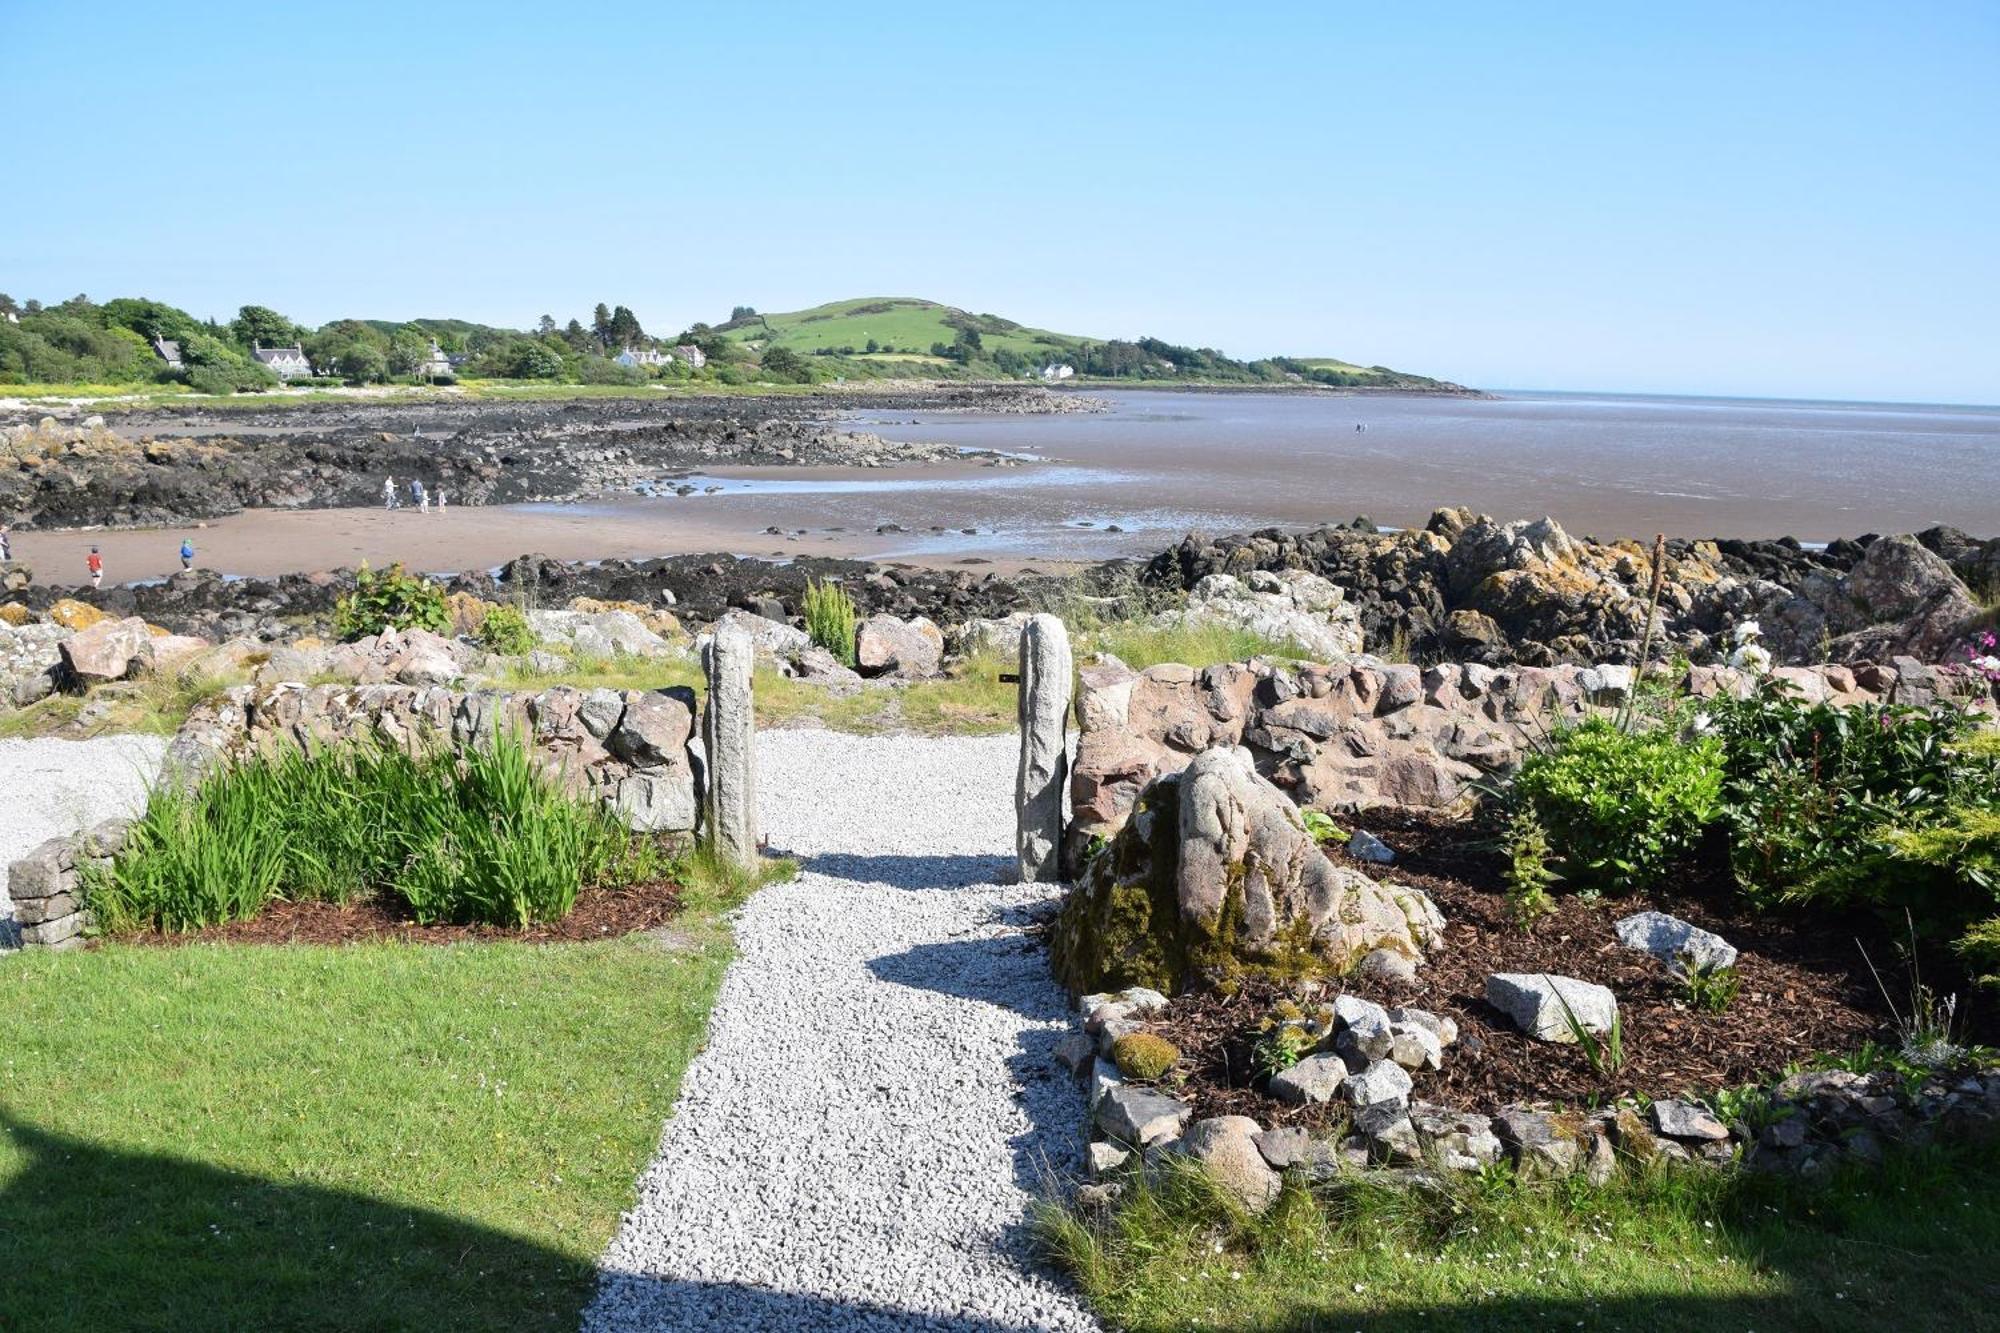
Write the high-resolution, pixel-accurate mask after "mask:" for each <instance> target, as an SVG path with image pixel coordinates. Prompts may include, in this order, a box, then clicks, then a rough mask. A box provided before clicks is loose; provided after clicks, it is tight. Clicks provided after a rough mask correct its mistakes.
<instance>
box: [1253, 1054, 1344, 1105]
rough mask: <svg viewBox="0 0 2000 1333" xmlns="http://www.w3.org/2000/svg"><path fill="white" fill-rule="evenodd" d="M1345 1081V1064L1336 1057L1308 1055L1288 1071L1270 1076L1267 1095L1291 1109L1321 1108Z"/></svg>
mask: <svg viewBox="0 0 2000 1333" xmlns="http://www.w3.org/2000/svg"><path fill="white" fill-rule="evenodd" d="M1346 1081H1347V1065H1346V1063H1345V1062H1344V1061H1343V1060H1342V1059H1341V1058H1340V1057H1339V1056H1337V1055H1308V1056H1307V1057H1306V1058H1305V1059H1303V1060H1301V1061H1299V1062H1298V1063H1297V1064H1295V1065H1293V1066H1292V1067H1291V1068H1289V1069H1281V1070H1279V1071H1278V1072H1277V1073H1275V1074H1273V1075H1271V1082H1270V1085H1269V1086H1270V1090H1271V1095H1272V1096H1273V1097H1276V1098H1277V1099H1278V1100H1279V1101H1281V1102H1289V1103H1291V1104H1292V1105H1293V1106H1317V1105H1324V1104H1325V1103H1327V1102H1330V1101H1332V1100H1333V1099H1334V1097H1335V1096H1336V1095H1338V1094H1339V1092H1340V1085H1341V1084H1342V1083H1344V1082H1346Z"/></svg>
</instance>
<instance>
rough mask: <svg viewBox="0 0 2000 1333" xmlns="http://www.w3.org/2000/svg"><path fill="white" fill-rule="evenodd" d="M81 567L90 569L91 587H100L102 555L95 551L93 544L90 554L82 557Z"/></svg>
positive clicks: (102, 584) (102, 567)
mask: <svg viewBox="0 0 2000 1333" xmlns="http://www.w3.org/2000/svg"><path fill="white" fill-rule="evenodd" d="M83 567H84V568H85V569H87V570H89V571H90V586H91V587H93V588H101V587H103V586H104V557H103V556H101V555H99V554H98V553H97V548H96V547H95V546H93V547H91V548H90V554H89V555H88V556H86V557H84V561H83Z"/></svg>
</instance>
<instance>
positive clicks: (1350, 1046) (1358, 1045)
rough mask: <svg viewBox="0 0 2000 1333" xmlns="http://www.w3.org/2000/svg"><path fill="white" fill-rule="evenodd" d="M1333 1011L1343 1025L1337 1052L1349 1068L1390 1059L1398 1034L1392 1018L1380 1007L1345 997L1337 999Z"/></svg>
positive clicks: (1335, 1046)
mask: <svg viewBox="0 0 2000 1333" xmlns="http://www.w3.org/2000/svg"><path fill="white" fill-rule="evenodd" d="M1333 1012H1334V1016H1335V1017H1336V1018H1338V1019H1339V1020H1340V1023H1341V1028H1340V1035H1339V1036H1338V1037H1337V1038H1336V1039H1335V1041H1334V1049H1335V1050H1337V1051H1339V1052H1340V1054H1341V1056H1342V1057H1343V1058H1344V1059H1346V1060H1347V1062H1348V1063H1349V1064H1350V1065H1352V1066H1354V1067H1356V1068H1359V1067H1361V1066H1363V1065H1367V1064H1370V1063H1372V1062H1373V1061H1376V1060H1383V1059H1386V1058H1388V1055H1389V1050H1390V1048H1391V1047H1392V1046H1393V1045H1394V1044H1395V1034H1394V1033H1393V1032H1392V1031H1391V1030H1390V1026H1389V1015H1388V1013H1387V1012H1386V1011H1385V1010H1384V1009H1383V1008H1382V1006H1381V1005H1379V1004H1376V1003H1375V1002H1374V1001H1372V1000H1364V999H1362V998H1361V997H1360V996H1358V995H1342V996H1339V997H1337V998H1336V999H1335V1000H1334V1002H1333Z"/></svg>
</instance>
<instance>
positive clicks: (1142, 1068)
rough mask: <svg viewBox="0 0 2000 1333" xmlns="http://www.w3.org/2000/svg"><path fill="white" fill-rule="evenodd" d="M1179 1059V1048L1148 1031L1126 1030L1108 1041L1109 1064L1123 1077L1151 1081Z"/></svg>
mask: <svg viewBox="0 0 2000 1333" xmlns="http://www.w3.org/2000/svg"><path fill="white" fill-rule="evenodd" d="M1180 1058H1181V1048H1180V1047H1178V1046H1176V1045H1174V1044H1173V1043H1172V1042H1170V1041H1168V1040H1167V1039H1166V1038H1165V1037H1161V1036H1156V1035H1154V1034H1153V1033H1151V1032H1128V1033H1126V1034H1125V1035H1124V1036H1122V1037H1120V1038H1118V1040H1116V1041H1114V1042H1112V1043H1111V1063H1112V1064H1115V1065H1117V1066H1118V1072H1119V1073H1121V1074H1123V1075H1124V1076H1125V1077H1126V1078H1136V1079H1142V1080H1145V1081H1146V1082H1151V1081H1152V1080H1154V1079H1156V1078H1158V1077H1160V1076H1161V1075H1162V1074H1164V1073H1166V1072H1167V1071H1168V1070H1169V1069H1172V1068H1173V1067H1174V1062H1175V1061H1176V1060H1178V1059H1180Z"/></svg>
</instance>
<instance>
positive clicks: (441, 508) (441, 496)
mask: <svg viewBox="0 0 2000 1333" xmlns="http://www.w3.org/2000/svg"><path fill="white" fill-rule="evenodd" d="M438 512H439V513H440V514H442V513H443V512H444V487H442V486H440V487H438Z"/></svg>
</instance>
